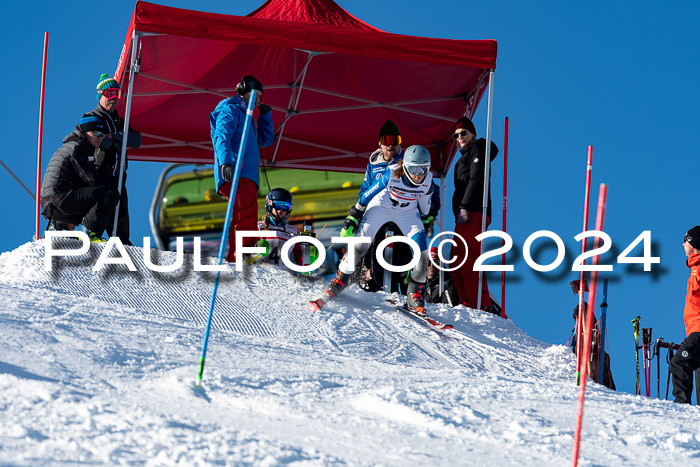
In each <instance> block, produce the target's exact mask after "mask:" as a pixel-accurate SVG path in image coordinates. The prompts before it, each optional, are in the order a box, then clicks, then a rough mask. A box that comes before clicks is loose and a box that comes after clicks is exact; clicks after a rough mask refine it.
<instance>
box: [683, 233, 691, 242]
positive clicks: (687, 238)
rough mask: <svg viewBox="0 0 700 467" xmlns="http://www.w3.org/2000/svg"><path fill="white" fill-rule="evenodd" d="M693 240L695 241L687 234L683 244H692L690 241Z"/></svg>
mask: <svg viewBox="0 0 700 467" xmlns="http://www.w3.org/2000/svg"><path fill="white" fill-rule="evenodd" d="M692 239H693V237H691V236H690V235H688V234H686V236H685V237H683V243H685V242H688V243H690V241H691V240H692Z"/></svg>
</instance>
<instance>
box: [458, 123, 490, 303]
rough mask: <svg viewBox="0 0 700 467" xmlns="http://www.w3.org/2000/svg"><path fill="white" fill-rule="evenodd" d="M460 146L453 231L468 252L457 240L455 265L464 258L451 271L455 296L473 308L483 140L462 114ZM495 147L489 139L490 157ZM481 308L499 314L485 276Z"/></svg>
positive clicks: (484, 160) (483, 154) (488, 206)
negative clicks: (455, 291) (492, 300)
mask: <svg viewBox="0 0 700 467" xmlns="http://www.w3.org/2000/svg"><path fill="white" fill-rule="evenodd" d="M452 136H453V137H454V138H455V140H456V141H457V144H458V145H459V154H460V155H461V157H460V159H459V160H458V161H457V163H456V164H455V168H454V187H455V190H454V194H453V195H452V212H453V213H454V216H455V233H457V234H458V235H460V236H461V237H462V238H463V239H464V240H465V241H466V243H467V248H468V253H469V254H467V251H465V250H464V245H463V243H462V242H461V241H458V240H456V243H457V245H456V246H453V251H452V257H453V258H455V264H459V263H461V262H462V260H463V259H464V257H465V256H466V257H467V259H466V261H465V262H464V264H463V265H462V266H461V267H460V268H458V269H455V270H454V271H451V272H450V275H451V277H452V280H453V282H454V284H455V286H456V287H457V295H459V300H460V302H461V304H462V305H464V306H467V307H469V308H476V307H477V303H478V298H479V295H478V294H479V291H478V289H479V272H478V271H474V270H473V269H474V262H475V261H476V258H477V257H478V256H479V251H481V244H480V243H479V242H478V241H477V240H476V238H475V237H476V236H478V235H479V234H480V233H481V223H482V219H483V217H482V216H483V211H482V209H483V206H482V204H483V196H484V164H485V163H486V140H485V139H484V138H480V139H478V140H477V139H476V128H475V127H474V124H473V123H472V121H471V120H470V119H468V118H467V117H462V118H460V119H459V120H457V121H456V122H455V124H454V126H453V135H452ZM497 154H498V147H496V145H495V144H494V143H493V142H491V160H493V159H495V158H496V155H497ZM490 223H491V187H490V184H489V195H488V204H487V208H486V226H487V227H488V225H489V224H490ZM481 307H482V309H483V310H485V311H488V312H490V313H495V314H498V310H497V309H496V308H495V307H494V306H493V304H492V302H491V296H490V295H489V288H488V285H487V284H486V276H484V277H483V283H482V288H481Z"/></svg>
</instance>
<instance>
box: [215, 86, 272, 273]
mask: <svg viewBox="0 0 700 467" xmlns="http://www.w3.org/2000/svg"><path fill="white" fill-rule="evenodd" d="M253 89H255V91H257V92H256V95H255V106H256V107H257V108H258V117H257V119H256V118H255V115H253V118H252V119H251V122H250V123H251V124H250V125H249V126H248V136H247V139H246V145H245V148H243V154H238V149H239V146H240V143H241V138H242V136H243V124H244V122H245V115H246V109H247V107H248V103H249V102H250V94H251V91H252V90H253ZM236 92H237V94H238V95H237V96H236V97H232V98H230V99H224V100H223V101H221V102H219V104H218V105H217V106H216V108H215V109H214V111H213V112H212V113H211V115H210V116H209V123H210V125H211V140H212V144H213V145H214V160H215V164H216V170H215V171H214V180H215V182H216V191H217V192H218V193H219V194H220V195H222V196H226V198H227V199H228V196H229V194H230V192H231V183H232V181H233V175H234V170H235V166H236V160H237V158H238V157H243V160H242V161H241V171H240V175H239V180H238V188H237V190H236V199H235V200H234V204H233V216H232V218H231V227H230V229H229V237H228V242H229V249H228V255H227V256H226V260H227V261H228V262H234V261H236V240H235V234H236V231H237V230H257V229H258V226H257V221H258V195H257V193H258V186H260V172H259V168H260V148H264V147H267V146H270V145H272V143H273V142H274V130H273V125H272V114H271V110H272V109H271V108H270V106H269V105H266V104H261V101H262V95H263V85H262V83H260V81H258V80H257V79H256V78H254V77H253V76H250V75H246V76H244V77H243V79H242V80H241V82H240V83H239V84H238V86H237V87H236ZM246 240H247V242H244V245H246V246H251V245H252V244H253V243H255V239H246Z"/></svg>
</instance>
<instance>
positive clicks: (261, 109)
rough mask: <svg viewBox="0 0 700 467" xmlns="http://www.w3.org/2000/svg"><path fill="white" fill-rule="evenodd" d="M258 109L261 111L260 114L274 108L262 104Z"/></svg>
mask: <svg viewBox="0 0 700 467" xmlns="http://www.w3.org/2000/svg"><path fill="white" fill-rule="evenodd" d="M258 110H259V111H260V115H262V114H266V113H268V112H270V111H272V108H271V107H270V106H269V105H267V104H260V105H259V106H258Z"/></svg>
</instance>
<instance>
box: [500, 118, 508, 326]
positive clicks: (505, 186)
mask: <svg viewBox="0 0 700 467" xmlns="http://www.w3.org/2000/svg"><path fill="white" fill-rule="evenodd" d="M503 139H504V141H503V159H504V160H503V232H507V230H506V213H507V212H508V117H506V123H505V136H504V137H503ZM503 244H504V245H505V244H506V241H505V240H503ZM501 265H503V266H505V265H506V254H505V253H503V256H501ZM501 318H503V319H505V318H506V271H505V270H504V271H501Z"/></svg>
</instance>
